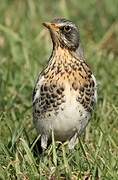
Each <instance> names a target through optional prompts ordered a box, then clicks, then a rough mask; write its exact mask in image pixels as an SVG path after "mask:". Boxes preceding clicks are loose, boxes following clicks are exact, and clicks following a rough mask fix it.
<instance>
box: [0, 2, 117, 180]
mask: <svg viewBox="0 0 118 180" xmlns="http://www.w3.org/2000/svg"><path fill="white" fill-rule="evenodd" d="M117 7H118V1H117V0H112V1H110V0H104V1H97V0H94V1H93V0H88V1H86V2H83V1H82V0H79V1H78V0H73V1H72V0H69V1H65V0H60V1H53V0H52V1H45V2H44V1H42V0H37V1H36V0H24V1H23V0H20V1H17V0H3V1H2V0H1V2H0V179H18V180H19V179H24V180H25V179H32V180H33V179H42V180H43V179H73V180H75V179H87V178H88V179H89V178H90V179H96V180H97V179H105V180H111V179H113V180H116V179H117V177H118V129H117V127H118V32H117V28H118V23H117V21H116V19H117V18H118V17H117ZM55 16H62V17H67V18H69V19H71V20H73V21H74V22H75V23H76V24H78V25H79V26H80V34H81V41H82V44H83V46H84V50H85V54H86V57H87V63H88V64H89V65H90V66H91V68H92V70H93V72H94V74H95V75H96V78H97V82H98V103H97V107H96V110H95V112H94V114H93V117H92V119H91V122H90V125H89V126H90V127H89V131H88V130H87V131H86V138H84V136H82V137H81V138H80V139H79V143H78V145H77V146H76V148H75V150H73V151H72V152H69V150H68V148H67V146H66V145H64V144H62V145H61V146H60V148H59V149H57V145H58V142H56V143H55V142H54V141H53V144H52V145H51V146H50V147H49V148H48V149H47V151H46V152H45V154H44V155H43V156H41V157H40V156H34V155H33V153H32V147H30V144H31V143H32V141H33V139H34V138H35V137H36V131H35V129H34V128H33V124H32V108H31V105H32V100H31V96H32V89H33V86H34V83H35V80H36V77H37V75H38V73H39V72H40V71H41V69H42V68H43V67H44V66H45V64H46V63H47V60H48V57H49V55H50V53H51V48H52V47H51V41H50V38H49V34H48V33H47V31H45V30H44V28H43V27H42V25H41V23H42V22H43V21H47V20H51V19H53V18H54V17H55Z"/></svg>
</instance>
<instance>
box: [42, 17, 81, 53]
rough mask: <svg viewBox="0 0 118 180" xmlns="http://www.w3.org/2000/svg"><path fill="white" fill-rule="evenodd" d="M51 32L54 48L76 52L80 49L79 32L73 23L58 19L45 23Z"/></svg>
mask: <svg viewBox="0 0 118 180" xmlns="http://www.w3.org/2000/svg"><path fill="white" fill-rule="evenodd" d="M43 25H44V26H45V27H47V28H48V29H49V31H50V34H51V38H52V42H53V45H54V46H60V47H62V48H67V49H69V50H72V51H75V50H76V49H77V48H78V47H79V30H78V27H77V26H76V25H75V24H73V23H72V22H71V21H69V20H66V19H63V18H57V19H54V20H53V21H51V22H45V23H43Z"/></svg>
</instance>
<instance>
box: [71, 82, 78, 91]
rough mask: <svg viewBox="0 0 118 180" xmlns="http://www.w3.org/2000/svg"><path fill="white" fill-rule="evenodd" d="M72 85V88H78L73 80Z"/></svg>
mask: <svg viewBox="0 0 118 180" xmlns="http://www.w3.org/2000/svg"><path fill="white" fill-rule="evenodd" d="M72 87H73V89H74V90H75V91H77V89H78V85H77V83H75V82H73V83H72Z"/></svg>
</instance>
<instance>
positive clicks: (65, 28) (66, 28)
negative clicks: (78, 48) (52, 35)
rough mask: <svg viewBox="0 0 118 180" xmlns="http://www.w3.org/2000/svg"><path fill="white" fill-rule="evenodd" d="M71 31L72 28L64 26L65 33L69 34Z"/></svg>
mask: <svg viewBox="0 0 118 180" xmlns="http://www.w3.org/2000/svg"><path fill="white" fill-rule="evenodd" d="M70 30H71V27H70V26H64V27H63V31H65V32H69V31H70Z"/></svg>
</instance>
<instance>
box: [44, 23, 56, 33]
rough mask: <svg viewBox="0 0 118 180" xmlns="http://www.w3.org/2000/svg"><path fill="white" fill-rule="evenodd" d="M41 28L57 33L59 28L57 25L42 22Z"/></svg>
mask: <svg viewBox="0 0 118 180" xmlns="http://www.w3.org/2000/svg"><path fill="white" fill-rule="evenodd" d="M43 26H45V27H46V28H48V29H50V30H53V31H57V30H58V29H59V26H58V25H57V24H55V23H50V22H44V23H43Z"/></svg>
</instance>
